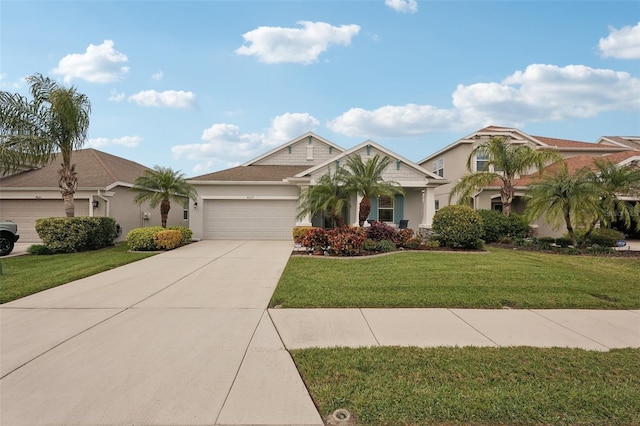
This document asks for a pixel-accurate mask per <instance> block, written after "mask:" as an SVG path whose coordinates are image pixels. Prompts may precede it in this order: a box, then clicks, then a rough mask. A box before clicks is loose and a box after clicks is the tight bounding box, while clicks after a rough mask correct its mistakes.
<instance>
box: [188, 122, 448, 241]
mask: <svg viewBox="0 0 640 426" xmlns="http://www.w3.org/2000/svg"><path fill="white" fill-rule="evenodd" d="M376 154H378V155H380V156H382V157H384V156H386V157H389V158H390V159H391V162H390V164H389V165H388V166H387V168H386V170H385V171H384V173H383V178H384V180H385V181H395V182H397V183H398V184H399V185H400V186H401V187H402V188H403V190H404V195H403V196H396V197H395V198H394V199H390V198H384V199H381V200H378V199H374V200H371V201H372V211H371V214H370V216H369V218H370V219H371V220H384V221H385V222H388V223H390V224H393V225H395V226H397V225H398V224H399V223H400V221H401V220H407V221H408V227H409V228H413V229H415V230H417V229H419V228H421V227H423V228H429V227H430V226H431V221H432V220H433V215H434V214H435V209H434V206H435V204H434V191H435V190H436V188H438V187H439V186H440V185H443V184H445V183H447V182H448V181H447V180H445V179H444V178H443V177H441V176H438V175H436V174H434V173H432V172H430V171H428V170H425V169H423V168H422V167H420V166H419V165H417V164H416V163H414V162H412V161H410V160H408V159H406V158H404V157H402V156H400V155H398V154H396V153H393V152H391V151H389V150H388V149H386V148H384V147H382V146H381V145H379V144H377V143H376V142H374V141H371V140H367V141H365V142H362V143H361V144H359V145H357V146H355V147H353V148H351V149H349V150H345V149H343V148H341V147H339V146H337V145H335V144H334V143H332V142H330V141H328V140H326V139H323V138H322V137H320V136H318V135H316V134H315V133H311V132H309V133H306V134H304V135H302V136H300V137H298V138H295V139H293V140H291V141H289V142H286V143H284V144H282V145H280V146H278V147H276V148H274V149H272V150H271V151H269V152H267V153H265V154H264V155H261V156H259V157H257V158H254V159H253V160H251V161H248V162H247V163H245V164H242V165H241V166H238V167H234V168H231V169H227V170H222V171H218V172H213V173H208V174H205V175H202V176H197V177H194V178H191V179H189V180H188V181H189V183H191V184H192V185H194V186H195V187H196V189H197V191H198V199H197V201H196V202H193V201H192V202H190V204H191V205H190V222H189V225H190V227H191V229H192V230H193V233H194V238H202V239H245V238H247V239H280V240H290V239H291V238H292V233H291V231H292V229H293V227H294V226H310V225H314V226H323V217H322V216H321V215H318V216H316V217H313V218H312V217H303V218H300V219H298V218H297V216H298V215H297V213H298V199H299V197H300V195H301V194H302V192H303V191H306V190H307V189H308V188H309V187H310V186H313V185H314V184H315V183H316V182H317V181H318V179H319V178H320V177H321V176H323V175H325V174H326V173H327V172H331V173H332V174H333V173H335V171H336V169H337V168H339V167H342V166H343V165H344V164H345V163H346V160H347V158H349V157H350V156H354V155H358V156H360V157H362V159H363V161H365V162H366V161H367V160H368V159H369V158H373V157H374V156H375V155H376ZM359 201H360V200H359V199H358V197H356V195H353V196H352V197H351V200H350V208H349V209H348V211H347V212H346V215H345V219H346V222H347V223H351V224H354V225H357V223H358V213H357V212H358V206H359Z"/></svg>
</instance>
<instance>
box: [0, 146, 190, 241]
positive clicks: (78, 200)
mask: <svg viewBox="0 0 640 426" xmlns="http://www.w3.org/2000/svg"><path fill="white" fill-rule="evenodd" d="M73 162H74V163H75V164H76V172H77V174H78V189H77V191H76V194H75V196H74V200H75V215H76V216H111V217H113V218H114V219H115V220H116V222H117V223H118V224H119V225H120V226H121V228H122V234H121V236H120V237H119V238H118V239H117V240H116V241H122V240H124V238H125V237H126V235H127V233H128V232H129V231H130V230H131V229H134V228H139V227H144V226H152V225H153V226H155V225H160V207H157V208H155V209H152V208H151V207H150V206H149V205H148V203H144V204H142V205H138V204H136V203H135V202H134V201H133V199H134V196H135V193H134V192H133V191H130V190H129V189H130V188H131V187H132V186H133V182H134V181H135V179H136V178H137V177H138V176H141V175H142V174H143V173H144V171H145V170H149V169H148V168H147V167H145V166H143V165H141V164H138V163H135V162H133V161H129V160H126V159H124V158H121V157H117V156H114V155H111V154H107V153H105V152H102V151H99V150H96V149H81V150H78V151H75V152H74V153H73ZM59 167H60V161H58V159H57V158H54V159H53V160H52V162H51V163H49V164H48V165H46V166H43V167H40V168H36V169H29V170H24V171H21V172H19V173H16V174H14V175H11V176H5V177H2V178H0V219H2V220H12V221H13V222H16V223H17V224H18V233H19V234H20V242H27V243H29V242H30V243H38V242H40V239H39V237H38V235H37V233H36V231H35V221H36V219H38V218H43V217H63V216H65V212H64V203H63V201H62V196H61V194H60V190H59V188H58V169H59ZM185 204H186V200H185ZM187 214H188V212H187V211H186V210H185V208H184V206H182V205H179V204H176V203H175V202H172V203H171V210H170V211H169V219H168V225H176V226H177V225H181V226H188V224H189V221H188V216H187Z"/></svg>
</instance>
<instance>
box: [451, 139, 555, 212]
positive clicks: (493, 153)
mask: <svg viewBox="0 0 640 426" xmlns="http://www.w3.org/2000/svg"><path fill="white" fill-rule="evenodd" d="M479 154H484V156H485V158H486V159H487V161H486V162H485V164H484V167H483V168H482V169H481V170H477V171H475V172H474V171H473V168H472V165H473V161H474V158H476V157H477V156H478V155H479ZM560 159H561V157H560V155H559V154H557V153H555V152H553V151H546V150H541V151H536V150H534V149H532V148H531V147H529V146H527V145H514V144H512V143H510V142H509V141H508V140H507V139H506V138H491V139H489V140H488V141H487V142H485V143H482V144H480V145H478V146H476V147H475V148H474V149H473V150H472V151H471V153H470V154H469V157H468V158H467V170H469V172H470V173H468V174H466V175H465V176H463V177H462V178H461V179H460V181H459V182H458V183H457V184H456V185H455V186H454V187H453V188H452V190H451V193H450V194H449V202H451V200H452V199H453V197H454V196H456V195H459V196H460V197H459V199H460V200H467V199H469V198H470V197H471V196H472V195H473V193H474V192H476V191H479V190H481V189H482V188H484V187H487V186H493V185H495V183H494V182H496V181H498V182H499V186H500V201H501V202H502V213H503V214H504V215H505V216H509V215H510V214H511V203H512V202H513V198H514V196H515V192H516V191H515V187H514V181H515V179H516V178H517V176H518V175H522V174H526V173H529V171H530V169H531V168H533V167H535V168H536V169H537V170H538V171H540V170H542V168H543V167H544V166H545V165H546V164H547V163H549V162H552V161H557V160H560Z"/></svg>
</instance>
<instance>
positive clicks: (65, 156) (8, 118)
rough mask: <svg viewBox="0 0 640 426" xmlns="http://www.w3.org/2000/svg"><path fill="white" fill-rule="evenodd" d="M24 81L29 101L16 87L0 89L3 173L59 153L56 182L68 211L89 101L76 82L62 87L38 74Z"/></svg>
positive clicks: (0, 165)
mask: <svg viewBox="0 0 640 426" xmlns="http://www.w3.org/2000/svg"><path fill="white" fill-rule="evenodd" d="M27 82H28V83H29V84H30V85H31V95H32V97H33V99H32V100H31V101H29V100H28V99H27V98H25V97H23V96H21V95H19V94H17V93H9V92H0V168H1V169H2V174H3V175H6V174H9V173H12V172H14V171H16V170H19V169H20V168H21V167H25V166H26V167H35V166H41V165H44V164H47V163H49V162H50V161H51V159H52V157H54V156H55V155H57V154H58V153H59V154H60V156H61V159H62V162H61V164H60V166H61V167H60V170H59V171H58V174H59V179H58V186H59V187H60V192H61V194H62V198H63V199H64V208H65V214H66V215H67V216H68V217H73V216H74V213H75V205H74V201H73V195H74V194H75V192H76V188H77V187H78V177H77V174H76V171H75V164H73V162H72V154H73V151H74V150H77V149H80V148H82V146H83V145H84V143H85V141H86V138H87V131H88V129H89V115H90V113H91V103H90V102H89V98H87V96H86V95H84V94H82V93H78V91H77V90H76V88H75V87H73V86H72V87H70V88H65V87H63V86H60V85H59V84H58V83H56V82H55V81H53V80H51V79H50V78H49V77H43V76H42V75H41V74H35V75H32V76H30V77H27Z"/></svg>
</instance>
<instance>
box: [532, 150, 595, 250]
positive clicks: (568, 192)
mask: <svg viewBox="0 0 640 426" xmlns="http://www.w3.org/2000/svg"><path fill="white" fill-rule="evenodd" d="M590 173H591V172H590V171H589V170H588V169H587V168H583V169H580V170H578V171H577V172H575V173H574V174H570V173H569V171H568V169H567V165H566V163H563V164H562V167H560V168H559V170H557V171H556V172H555V173H552V174H546V175H543V176H542V177H541V179H540V180H539V181H538V182H536V183H533V184H531V185H530V186H529V189H528V190H527V193H526V197H527V208H526V212H525V217H526V218H527V219H529V220H535V219H537V218H539V217H540V216H544V222H545V223H548V224H551V225H553V226H554V228H555V229H558V228H559V227H560V226H561V224H563V223H564V225H565V226H566V228H567V232H568V234H569V237H570V238H571V240H572V242H573V245H574V246H577V238H576V234H575V227H576V226H579V225H580V226H587V225H588V224H589V223H591V222H592V221H593V220H594V218H596V217H598V215H599V212H600V205H599V201H600V199H599V194H600V190H599V188H598V185H597V184H596V183H595V182H594V181H593V180H592V179H591V178H590Z"/></svg>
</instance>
